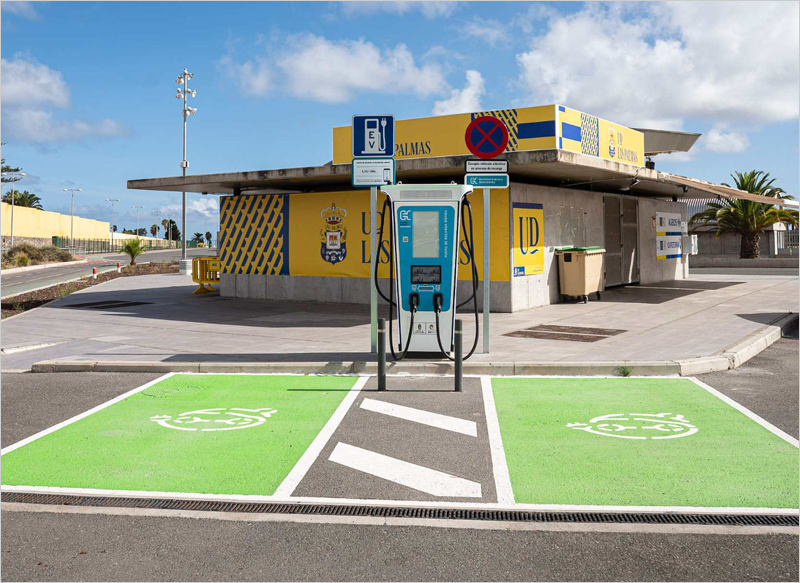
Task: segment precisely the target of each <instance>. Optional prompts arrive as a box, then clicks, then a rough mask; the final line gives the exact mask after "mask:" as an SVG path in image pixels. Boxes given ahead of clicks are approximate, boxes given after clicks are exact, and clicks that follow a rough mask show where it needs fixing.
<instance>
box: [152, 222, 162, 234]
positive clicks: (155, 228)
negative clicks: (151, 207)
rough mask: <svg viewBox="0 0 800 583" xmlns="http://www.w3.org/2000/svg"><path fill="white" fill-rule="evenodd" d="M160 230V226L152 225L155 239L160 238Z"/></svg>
mask: <svg viewBox="0 0 800 583" xmlns="http://www.w3.org/2000/svg"><path fill="white" fill-rule="evenodd" d="M160 229H161V227H159V226H158V225H156V224H153V225H150V234H151V235H152V236H153V237H158V231H159V230H160Z"/></svg>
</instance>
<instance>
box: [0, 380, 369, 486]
mask: <svg viewBox="0 0 800 583" xmlns="http://www.w3.org/2000/svg"><path fill="white" fill-rule="evenodd" d="M356 380H357V379H356V378H355V377H326V376H265V375H260V376H259V375H186V374H177V375H174V376H170V377H168V378H165V379H163V380H161V381H159V382H156V383H155V384H153V385H151V386H146V388H144V389H143V390H139V391H138V392H135V393H133V394H130V395H128V396H127V397H125V398H124V399H122V400H120V401H118V402H115V403H113V404H111V405H109V406H107V407H105V408H102V409H100V410H98V411H96V412H94V413H91V414H90V415H88V416H86V417H83V418H81V419H78V420H77V421H75V422H73V423H70V424H68V425H66V426H64V427H61V428H60V429H57V430H56V431H53V432H52V433H49V434H46V435H43V436H42V437H40V438H38V439H35V440H33V441H31V442H30V443H27V444H26V445H23V446H21V447H19V448H17V449H13V450H12V449H11V448H9V451H8V452H7V453H4V454H3V456H2V483H3V485H16V486H37V487H41V486H46V487H60V488H92V489H103V490H144V491H157V492H184V493H203V494H242V495H262V496H264V495H272V494H274V492H275V490H276V489H277V487H278V486H279V485H280V483H281V482H282V481H283V479H284V478H285V477H286V476H287V474H288V473H289V472H290V470H291V469H292V467H294V465H295V464H296V463H297V461H298V460H299V459H300V457H301V456H302V455H303V453H304V452H305V451H306V449H307V448H308V446H309V445H310V444H311V443H312V441H313V440H314V438H315V437H316V436H317V434H318V433H319V432H320V430H322V428H323V427H324V426H325V424H326V422H327V421H328V420H329V419H330V417H331V415H332V414H333V413H334V412H335V411H336V409H337V407H338V406H339V404H340V403H341V402H342V400H343V399H344V397H345V396H346V395H347V393H348V391H349V390H350V389H351V388H352V387H353V385H354V384H355V382H356ZM12 447H13V446H12Z"/></svg>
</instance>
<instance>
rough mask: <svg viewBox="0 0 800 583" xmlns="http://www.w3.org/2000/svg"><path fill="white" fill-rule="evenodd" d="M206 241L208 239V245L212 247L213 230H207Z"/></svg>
mask: <svg viewBox="0 0 800 583" xmlns="http://www.w3.org/2000/svg"><path fill="white" fill-rule="evenodd" d="M206 241H208V246H209V247H211V231H206Z"/></svg>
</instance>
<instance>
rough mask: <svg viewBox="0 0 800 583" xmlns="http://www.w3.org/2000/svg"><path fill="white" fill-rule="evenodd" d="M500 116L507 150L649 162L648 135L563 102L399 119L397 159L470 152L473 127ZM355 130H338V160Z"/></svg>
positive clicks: (346, 158) (347, 155) (346, 159)
mask: <svg viewBox="0 0 800 583" xmlns="http://www.w3.org/2000/svg"><path fill="white" fill-rule="evenodd" d="M484 115H487V116H491V117H496V118H498V119H500V120H502V121H503V123H504V124H505V126H506V129H507V130H508V136H509V138H508V145H507V146H506V149H505V151H506V152H524V151H529V150H550V149H555V148H559V149H563V150H567V151H570V152H576V153H578V154H585V155H587V156H596V157H598V158H603V159H605V160H614V161H616V162H623V163H625V164H631V165H634V166H644V135H643V134H642V133H641V132H637V131H636V130H632V129H630V128H627V127H625V126H621V125H619V124H616V123H613V122H610V121H607V120H604V119H601V118H598V117H595V116H593V115H589V114H586V113H582V112H580V111H578V110H575V109H571V108H569V107H565V106H563V105H542V106H538V107H523V108H519V109H498V110H493V111H479V112H475V113H461V114H456V115H443V116H438V117H424V118H418V119H405V120H398V121H397V122H396V124H395V131H396V136H395V142H396V145H395V156H394V157H395V158H397V159H399V160H402V159H403V158H433V157H436V156H466V155H469V154H470V151H469V149H468V148H467V145H466V143H465V133H466V130H467V126H468V125H469V124H470V122H471V121H472V120H474V119H475V118H477V117H480V116H484ZM351 132H352V129H351V127H350V126H345V127H339V128H333V163H334V164H349V163H350V162H352V160H353V149H352V141H351V140H352V138H351Z"/></svg>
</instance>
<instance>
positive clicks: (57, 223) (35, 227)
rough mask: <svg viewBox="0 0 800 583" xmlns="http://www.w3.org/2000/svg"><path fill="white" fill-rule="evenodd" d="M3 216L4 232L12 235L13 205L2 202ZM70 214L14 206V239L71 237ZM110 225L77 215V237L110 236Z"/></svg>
mask: <svg viewBox="0 0 800 583" xmlns="http://www.w3.org/2000/svg"><path fill="white" fill-rule="evenodd" d="M0 216H2V234H3V235H11V205H10V204H8V203H5V202H0ZM70 219H71V217H70V215H62V214H61V213H54V212H50V211H40V210H39V209H33V208H28V207H21V206H15V207H14V240H15V242H16V238H17V237H34V238H41V239H46V238H48V237H54V236H58V237H69V230H70ZM109 229H110V227H109V225H108V223H106V222H105V221H95V220H94V219H84V218H83V217H75V238H76V239H104V238H106V239H107V238H108V233H109Z"/></svg>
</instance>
